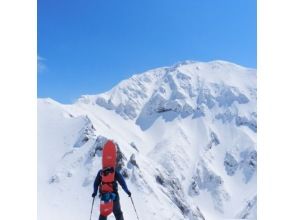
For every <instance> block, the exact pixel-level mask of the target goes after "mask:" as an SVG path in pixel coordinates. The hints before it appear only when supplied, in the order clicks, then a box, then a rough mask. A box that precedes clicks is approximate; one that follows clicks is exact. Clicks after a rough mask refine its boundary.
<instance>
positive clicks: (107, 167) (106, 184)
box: [99, 140, 116, 216]
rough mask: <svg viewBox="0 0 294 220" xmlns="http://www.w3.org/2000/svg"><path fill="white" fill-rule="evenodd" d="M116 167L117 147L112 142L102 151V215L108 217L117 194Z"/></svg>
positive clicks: (108, 142)
mask: <svg viewBox="0 0 294 220" xmlns="http://www.w3.org/2000/svg"><path fill="white" fill-rule="evenodd" d="M115 166H116V146H115V144H114V143H113V142H112V141H110V140H109V141H107V142H106V144H105V145H104V147H103V151H102V172H101V177H102V181H101V184H100V187H99V192H100V194H101V201H100V214H101V215H102V216H108V215H109V214H111V212H112V209H113V200H115V197H116V194H115V193H113V190H114V189H113V184H114V178H115Z"/></svg>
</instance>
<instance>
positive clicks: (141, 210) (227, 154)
mask: <svg viewBox="0 0 294 220" xmlns="http://www.w3.org/2000/svg"><path fill="white" fill-rule="evenodd" d="M256 117H257V115H256V70H254V69H248V68H245V67H241V66H239V65H236V64H233V63H229V62H225V61H212V62H207V63H205V62H195V61H185V62H181V63H178V64H176V65H174V66H171V67H162V68H157V69H153V70H150V71H147V72H144V73H142V74H138V75H134V76H132V77H131V78H130V79H127V80H124V81H122V82H121V83H119V84H118V85H117V86H115V87H114V88H112V89H111V90H110V91H108V92H105V93H103V94H98V95H84V96H82V97H81V98H80V99H79V100H78V101H77V102H76V103H74V104H72V105H63V104H60V103H57V102H55V101H54V100H52V99H39V100H38V204H39V205H38V216H39V220H47V219H48V220H49V219H50V220H51V219H55V220H59V219H60V220H65V219H71V220H75V219H77V220H78V219H79V220H80V219H85V218H89V213H90V208H91V207H90V206H91V193H92V184H93V181H94V178H95V176H96V173H97V171H98V169H99V168H100V167H101V149H102V146H103V143H104V142H105V140H106V139H112V140H114V141H115V142H116V143H117V144H118V146H119V150H120V154H119V155H120V156H119V168H120V170H121V172H122V174H123V175H124V176H125V177H126V181H127V184H128V186H129V188H130V191H131V192H132V195H133V199H134V201H135V204H136V208H137V210H138V214H139V217H140V219H145V220H147V219H160V220H168V219H175V220H176V219H177V220H179V219H181V220H184V219H190V220H192V219H195V220H196V219H209V220H210V219H212V220H213V219H218V220H219V219H246V218H247V219H256V200H257V197H256V196H257V195H256V167H257V152H256V131H257V125H256ZM120 196H121V205H122V209H123V211H124V216H125V219H136V216H135V213H134V210H133V208H132V204H131V202H130V200H129V198H128V197H127V196H126V195H125V193H124V192H123V191H122V190H121V189H120ZM95 207H96V209H95V210H94V213H93V219H98V214H99V213H98V207H99V201H96V203H95ZM109 219H114V217H113V216H111V217H110V218H109Z"/></svg>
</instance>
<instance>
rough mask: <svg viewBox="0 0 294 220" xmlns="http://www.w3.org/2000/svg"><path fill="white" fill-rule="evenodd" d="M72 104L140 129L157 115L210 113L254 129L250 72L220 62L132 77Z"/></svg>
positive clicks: (253, 82)
mask: <svg viewBox="0 0 294 220" xmlns="http://www.w3.org/2000/svg"><path fill="white" fill-rule="evenodd" d="M78 102H82V103H88V104H89V103H91V104H96V105H99V106H102V107H104V108H106V109H108V110H113V111H115V112H116V113H117V114H119V115H121V116H122V117H123V118H125V119H131V120H136V122H137V124H139V125H140V126H141V127H142V128H143V129H146V127H145V125H144V124H142V123H141V121H142V120H144V121H145V120H146V117H155V116H154V115H158V113H162V112H169V111H170V112H175V113H177V114H180V115H182V116H183V117H186V116H189V115H193V116H194V117H200V116H205V114H209V113H210V112H212V111H213V112H214V113H215V117H216V119H218V120H222V121H223V122H228V121H229V122H230V121H232V120H234V121H235V123H236V124H237V125H238V126H248V127H249V128H251V129H253V130H256V112H255V111H254V106H256V71H255V70H253V69H247V68H244V67H241V66H238V65H236V64H232V63H228V62H225V61H213V62H209V63H203V62H193V61H186V62H182V63H179V64H177V65H174V66H172V67H164V68H158V69H154V70H150V71H147V72H145V73H142V74H139V75H134V76H133V77H131V78H130V79H128V80H124V81H123V82H121V83H120V84H118V85H117V86H116V87H114V88H113V89H112V90H110V91H108V92H106V93H103V94H100V95H93V96H83V97H81V98H80V99H79V101H78ZM249 102H250V103H249ZM244 104H247V105H244ZM251 110H252V111H251Z"/></svg>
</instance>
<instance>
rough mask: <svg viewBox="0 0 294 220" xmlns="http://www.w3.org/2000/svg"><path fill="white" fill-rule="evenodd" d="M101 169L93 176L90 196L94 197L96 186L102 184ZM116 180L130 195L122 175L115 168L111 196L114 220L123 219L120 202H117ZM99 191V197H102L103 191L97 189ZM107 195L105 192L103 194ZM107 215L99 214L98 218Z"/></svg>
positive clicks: (103, 218)
mask: <svg viewBox="0 0 294 220" xmlns="http://www.w3.org/2000/svg"><path fill="white" fill-rule="evenodd" d="M102 172H103V171H102V170H99V171H98V173H97V176H96V178H95V181H94V192H93V194H92V197H93V198H94V197H96V195H97V192H98V188H99V186H100V184H102ZM117 182H118V183H119V184H120V185H121V187H122V188H123V190H124V191H125V192H126V194H128V196H129V197H131V192H130V191H129V189H128V187H127V184H126V182H125V180H124V178H123V176H122V175H121V174H120V172H119V171H117V170H116V169H115V175H114V182H113V194H114V198H113V214H114V216H115V219H116V220H124V217H123V213H122V211H121V207H120V202H119V194H118V184H117ZM99 191H100V192H99V193H100V195H99V196H100V197H102V199H103V197H104V195H103V193H102V192H101V190H99ZM105 195H107V194H105ZM106 219H107V217H105V216H102V215H101V214H100V216H99V220H106Z"/></svg>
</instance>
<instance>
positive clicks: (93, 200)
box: [90, 197, 95, 220]
mask: <svg viewBox="0 0 294 220" xmlns="http://www.w3.org/2000/svg"><path fill="white" fill-rule="evenodd" d="M94 200H95V197H93V201H92V207H91V214H90V220H91V218H92V212H93V206H94Z"/></svg>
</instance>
